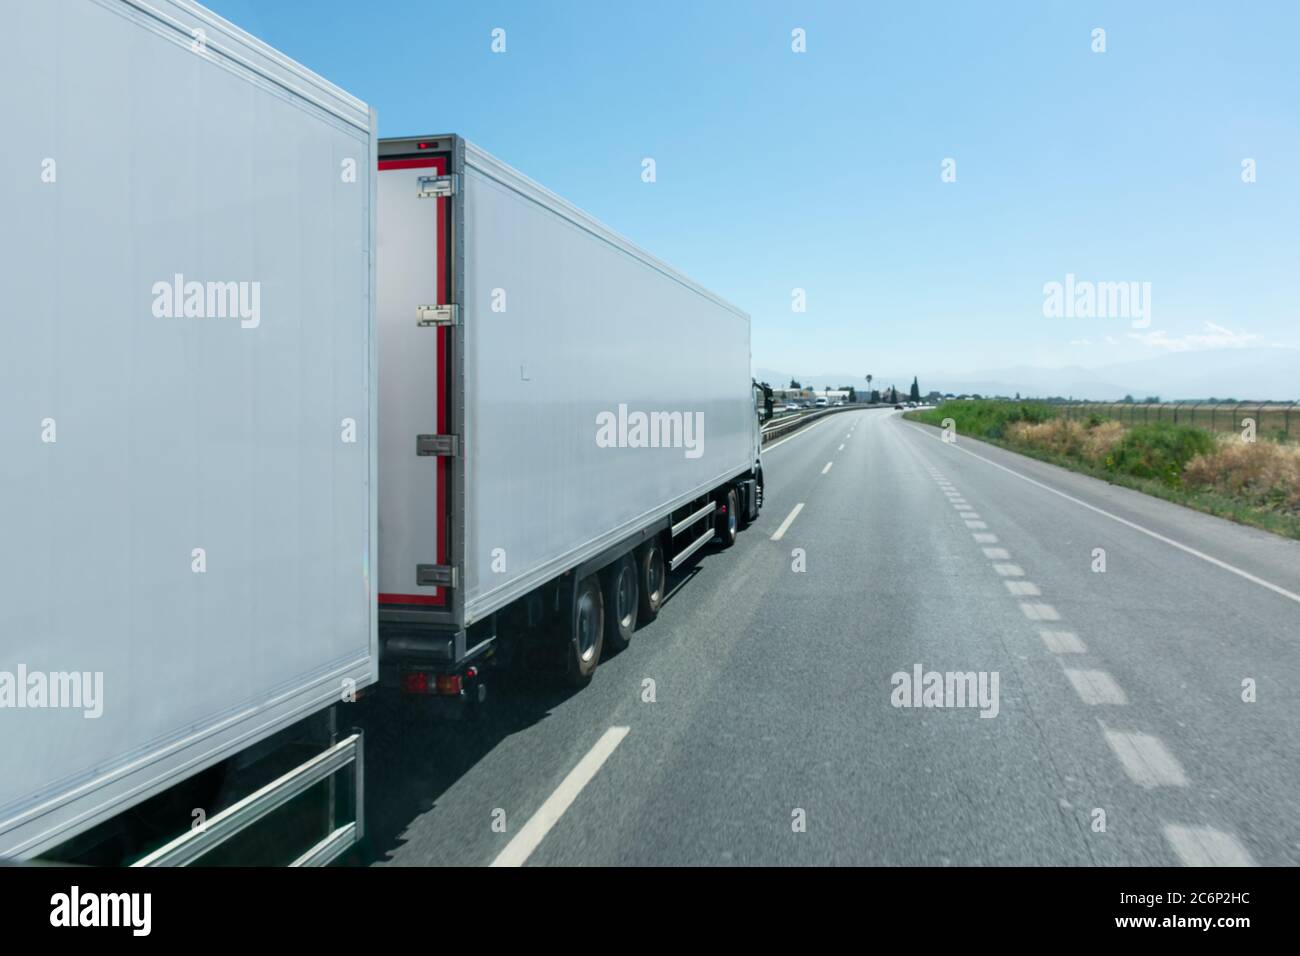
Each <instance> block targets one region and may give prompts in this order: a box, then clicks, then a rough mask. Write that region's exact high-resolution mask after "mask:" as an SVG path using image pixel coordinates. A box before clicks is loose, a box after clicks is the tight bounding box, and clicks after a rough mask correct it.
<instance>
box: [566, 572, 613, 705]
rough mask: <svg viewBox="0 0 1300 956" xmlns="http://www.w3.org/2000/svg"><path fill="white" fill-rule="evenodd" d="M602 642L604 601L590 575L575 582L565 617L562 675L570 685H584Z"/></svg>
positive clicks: (597, 658) (593, 668)
mask: <svg viewBox="0 0 1300 956" xmlns="http://www.w3.org/2000/svg"><path fill="white" fill-rule="evenodd" d="M604 643H605V602H604V598H603V596H602V595H601V593H600V580H599V579H598V578H597V577H596V576H595V575H594V574H593V575H591V576H590V577H586V578H583V579H582V580H581V581H580V582H578V589H577V592H576V593H575V594H574V595H573V613H572V616H571V618H570V620H569V634H568V642H567V643H566V645H565V653H564V661H565V668H564V669H565V676H566V678H567V679H568V682H569V683H570V684H572V685H573V686H574V687H586V686H587V685H588V684H590V683H591V677H592V675H593V674H595V673H596V665H597V664H599V663H600V652H601V648H602V647H603V646H604Z"/></svg>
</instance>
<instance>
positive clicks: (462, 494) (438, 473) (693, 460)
mask: <svg viewBox="0 0 1300 956" xmlns="http://www.w3.org/2000/svg"><path fill="white" fill-rule="evenodd" d="M377 287H378V327H379V331H378V340H379V387H380V400H379V410H380V418H379V564H378V570H379V622H380V624H379V627H380V660H381V673H382V675H383V677H384V681H385V683H394V684H399V685H400V686H401V687H402V688H403V689H404V690H406V691H407V692H410V693H415V694H427V695H430V696H432V697H436V698H442V699H450V700H453V701H457V702H466V703H469V704H471V705H472V704H474V703H476V702H478V701H481V700H482V699H483V696H484V694H485V691H486V685H485V683H484V671H483V665H484V664H485V662H486V661H487V660H488V659H489V658H494V659H497V660H500V659H503V658H511V659H513V658H514V657H515V656H516V652H518V651H520V650H526V649H527V648H528V647H529V646H533V647H536V646H538V645H539V642H544V641H545V638H546V637H547V636H548V635H549V636H551V637H552V638H554V641H553V643H554V646H555V647H556V649H557V650H558V651H559V652H560V655H561V657H560V659H561V660H562V661H563V667H564V669H565V671H567V674H568V676H569V678H570V679H571V680H573V681H574V682H575V683H578V684H582V683H585V682H586V681H588V680H590V679H591V676H592V673H593V671H594V670H595V668H596V665H597V663H598V661H599V660H600V657H601V654H602V652H603V653H609V652H611V651H612V650H616V649H619V648H622V647H623V646H625V645H626V644H627V643H628V642H629V641H630V640H631V638H632V634H633V631H634V630H635V628H636V627H637V625H638V623H644V622H646V621H648V620H649V619H651V618H653V617H654V616H655V615H656V614H657V613H658V610H659V606H660V603H661V602H662V600H663V597H664V583H665V579H666V573H667V571H668V570H670V569H672V568H674V567H677V566H679V565H680V564H682V563H683V562H685V561H687V560H688V559H690V557H691V556H692V555H693V554H695V553H696V552H698V551H699V550H700V549H701V548H703V547H704V546H706V545H708V544H709V543H710V542H711V541H714V540H719V541H721V543H722V544H723V545H724V546H727V545H729V544H731V543H732V542H733V541H734V540H735V536H736V533H737V531H738V529H739V528H740V527H741V526H742V525H743V524H744V523H745V522H746V521H747V520H749V519H752V518H754V517H755V516H757V514H758V509H759V506H760V504H761V503H762V489H763V469H762V461H761V458H760V445H761V436H760V424H759V411H760V410H761V408H762V405H763V395H762V393H761V392H757V391H756V390H755V386H754V385H753V382H752V380H751V378H750V351H749V317H748V316H747V315H746V314H745V313H743V312H742V311H740V310H739V309H737V308H736V307H734V306H732V305H729V304H728V303H726V302H724V301H723V300H721V299H720V298H718V297H717V296H715V295H713V294H712V293H710V292H708V291H706V290H705V289H703V288H701V287H700V286H699V285H697V284H696V283H694V282H692V281H691V280H690V279H687V278H686V277H685V276H683V275H681V274H680V273H678V272H676V271H674V270H673V269H671V268H670V267H668V266H667V265H665V264H664V263H662V262H660V261H659V260H657V259H655V258H654V257H652V256H650V255H649V254H647V253H645V252H643V251H642V250H640V249H638V248H637V247H636V246H634V245H632V244H631V243H630V242H628V241H627V240H626V239H623V238H622V237H620V236H618V235H616V234H615V233H613V232H612V231H610V230H609V229H608V228H606V227H605V226H603V225H601V224H600V223H599V222H597V221H595V220H594V219H592V218H591V217H590V216H588V215H587V214H585V213H583V212H582V211H581V210H579V209H577V208H575V207H574V206H572V205H570V204H569V203H567V202H565V201H564V200H563V199H561V198H560V197H558V196H556V195H555V194H553V193H551V192H550V191H548V190H547V189H545V188H543V187H542V186H540V185H538V184H537V183H535V182H533V181H532V180H530V179H528V178H526V177H525V176H523V175H521V174H520V173H518V172H516V171H515V170H514V169H511V168H510V167H509V166H506V165H505V164H503V163H501V162H499V161H498V160H496V159H494V158H493V157H491V156H490V155H488V154H487V153H485V152H484V151H482V150H481V149H478V148H477V147H475V146H473V145H472V144H470V143H467V142H466V141H465V140H464V139H462V138H461V137H459V136H450V135H439V136H425V137H413V138H403V139H383V140H381V141H380V145H379V185H378V259H377Z"/></svg>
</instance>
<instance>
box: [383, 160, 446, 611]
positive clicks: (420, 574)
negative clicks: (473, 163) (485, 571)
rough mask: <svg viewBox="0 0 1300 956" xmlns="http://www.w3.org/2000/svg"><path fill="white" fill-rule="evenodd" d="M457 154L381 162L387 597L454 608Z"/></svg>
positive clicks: (391, 601)
mask: <svg viewBox="0 0 1300 956" xmlns="http://www.w3.org/2000/svg"><path fill="white" fill-rule="evenodd" d="M447 173H448V157H447V156H446V155H445V154H443V155H430V156H414V157H404V158H391V157H389V158H381V159H380V160H379V198H378V229H377V232H378V253H377V257H376V260H377V261H376V266H375V268H376V283H377V289H378V302H377V316H378V339H379V568H378V571H379V603H380V606H381V608H390V609H392V608H402V607H406V608H412V607H414V608H445V607H447V605H448V587H447V585H448V584H450V583H451V582H450V580H449V579H448V578H447V577H446V575H447V574H448V573H449V569H448V561H447V555H448V550H449V541H448V528H449V525H450V522H449V520H448V509H449V507H450V494H449V489H450V478H451V462H452V456H453V455H454V454H455V453H456V452H457V449H456V448H455V446H454V441H455V439H454V438H452V437H451V436H450V435H449V431H450V428H449V424H448V423H449V420H450V419H449V411H450V409H449V394H450V393H449V380H448V357H449V349H450V347H451V342H450V335H451V324H450V323H451V322H453V321H454V318H455V310H454V308H451V307H449V303H450V301H451V294H450V293H451V262H450V257H449V249H450V203H451V198H450V196H444V195H440V193H441V192H442V191H443V190H444V189H446V188H448V185H447V184H448V183H449V180H447V179H444V177H446V176H447Z"/></svg>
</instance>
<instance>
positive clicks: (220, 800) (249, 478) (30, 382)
mask: <svg viewBox="0 0 1300 956" xmlns="http://www.w3.org/2000/svg"><path fill="white" fill-rule="evenodd" d="M5 27H6V33H7V35H8V37H9V41H10V42H8V43H7V44H6V45H5V55H4V56H3V57H0V90H3V94H0V95H2V96H3V104H4V113H5V132H4V148H3V149H2V150H0V209H3V220H2V223H3V224H2V225H0V288H3V289H4V296H5V309H4V313H3V315H2V316H0V329H2V333H3V334H2V336H0V342H2V344H0V448H2V449H3V451H2V452H0V537H3V540H4V547H3V548H0V857H2V858H10V859H23V858H28V857H35V856H44V857H47V858H52V859H59V860H69V861H83V862H99V863H121V862H140V863H177V862H187V861H190V860H193V859H198V858H202V859H204V860H206V861H208V862H213V861H220V860H227V859H239V860H241V861H243V862H299V863H320V862H325V861H328V860H329V859H332V858H334V857H336V856H337V855H338V854H339V853H341V852H343V851H344V850H346V848H347V847H348V846H349V845H350V844H351V843H352V842H353V841H355V839H356V838H357V836H358V835H359V832H360V826H361V820H362V815H361V812H360V810H361V807H360V800H359V797H358V794H359V789H357V788H358V785H359V783H360V779H361V767H360V763H361V754H362V752H361V740H360V738H359V737H358V736H357V735H355V734H349V733H347V732H346V731H339V730H338V729H337V728H336V727H334V726H332V723H333V721H332V717H333V715H334V713H335V712H336V709H337V708H336V707H335V706H334V705H335V704H336V702H340V701H342V700H344V699H345V698H348V697H349V696H350V695H351V694H352V692H353V691H355V690H357V689H360V688H362V687H365V686H366V685H368V684H371V683H373V682H374V681H375V680H376V678H377V673H378V656H377V651H378V630H377V627H378V624H377V619H376V609H377V599H376V593H375V581H374V565H375V558H374V556H375V552H376V547H377V545H376V531H377V518H376V514H375V508H376V497H375V487H376V478H375V469H376V430H375V414H376V406H375V398H376V391H375V374H374V350H373V348H372V343H373V341H374V337H373V295H372V283H373V255H372V253H373V236H372V230H373V223H374V215H373V213H374V196H373V189H374V186H375V180H376V176H375V173H374V170H375V164H376V162H377V152H376V147H377V140H376V124H375V117H374V114H373V113H372V112H371V111H370V110H369V109H368V108H367V107H366V105H365V104H363V103H361V102H359V101H358V100H356V99H355V98H353V97H352V96H349V95H348V94H347V93H345V92H343V91H342V90H340V89H338V88H337V87H335V86H333V85H331V84H329V83H327V82H325V81H324V80H322V79H321V78H320V77H318V76H315V75H314V74H312V73H310V72H308V71H307V70H305V69H304V68H302V67H301V66H299V65H297V64H295V63H293V62H291V61H289V60H288V59H286V58H285V57H284V56H282V55H281V54H279V53H277V52H276V51H275V50H272V49H271V48H269V47H267V46H266V45H265V44H263V43H261V42H259V41H257V40H255V39H254V38H252V37H250V36H248V35H247V34H245V33H243V32H242V31H240V30H239V29H237V28H235V27H234V26H232V25H231V24H229V23H227V22H225V21H224V20H221V19H220V18H218V17H216V16H214V15H213V14H211V13H210V12H209V11H207V10H205V9H204V8H202V7H200V6H198V5H196V4H193V3H189V2H186V0H147V2H146V0H58V2H24V3H6V4H5Z"/></svg>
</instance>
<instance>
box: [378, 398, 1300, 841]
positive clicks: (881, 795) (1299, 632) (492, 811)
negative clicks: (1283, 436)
mask: <svg viewBox="0 0 1300 956" xmlns="http://www.w3.org/2000/svg"><path fill="white" fill-rule="evenodd" d="M764 454H765V462H766V475H767V489H766V494H767V500H766V503H765V506H764V510H763V514H762V516H761V518H760V520H759V521H758V522H756V523H755V524H754V525H753V526H752V527H751V528H749V529H748V530H746V531H744V532H743V533H742V534H741V536H740V540H739V542H738V543H737V544H736V546H735V547H734V548H733V549H731V550H730V551H727V552H721V551H713V550H706V551H705V552H704V553H703V555H702V557H701V558H700V559H699V560H698V561H696V562H695V563H694V564H692V565H691V566H689V567H688V568H687V569H685V570H684V571H683V572H682V573H680V574H675V575H674V576H673V579H672V581H671V584H672V592H671V596H670V599H669V601H668V603H667V604H666V606H665V607H664V610H663V611H662V613H661V614H660V616H659V618H658V620H657V621H655V622H654V623H653V624H651V625H649V626H647V627H644V628H643V629H641V630H640V631H638V633H637V635H636V638H635V640H634V641H633V643H632V645H631V647H630V648H629V649H628V650H627V651H625V652H624V653H622V654H619V655H616V656H615V657H613V658H612V659H609V660H607V661H605V662H602V664H601V666H600V668H599V670H598V672H597V674H596V677H595V680H594V681H593V683H592V684H591V686H590V687H588V688H587V689H585V690H583V691H581V692H578V693H573V692H571V691H568V690H566V689H564V688H562V687H559V686H558V685H557V684H555V683H554V682H548V681H544V680H543V681H538V680H536V679H529V678H528V676H527V675H524V676H523V677H514V678H511V679H509V680H507V681H503V682H499V683H498V684H497V685H496V686H494V687H493V702H494V704H495V705H496V706H495V707H494V708H493V709H492V710H491V711H490V712H489V714H488V716H487V718H486V719H485V720H484V721H482V722H481V723H480V724H478V725H474V726H466V725H459V724H441V725H439V724H433V723H430V722H429V721H427V720H426V719H424V716H423V715H422V713H421V712H419V711H418V710H415V709H410V708H406V707H402V706H398V704H399V703H400V702H398V701H392V700H385V699H379V700H370V701H363V702H361V703H360V704H358V705H356V706H357V708H358V710H357V715H358V721H357V722H358V724H359V725H360V726H362V727H363V728H364V729H365V731H366V734H367V736H366V746H367V753H366V762H367V767H366V774H367V786H366V800H367V824H368V828H369V846H368V849H367V851H366V853H365V854H363V855H361V856H360V857H358V858H357V859H356V860H354V862H369V863H375V864H386V865H402V864H420V865H438V864H450V865H485V864H490V863H493V862H494V861H496V862H498V863H500V864H506V863H509V864H519V863H526V864H527V865H547V864H552V865H554V864H571V865H572V864H584V865H585V864H642V865H675V864H721V865H728V864H738V865H746V864H885V865H892V864H937V865H946V864H952V865H988V864H993V865H997V864H1039V865H1129V864H1150V865H1170V866H1177V865H1183V864H1186V865H1199V864H1260V865H1283V864H1289V865H1296V864H1298V863H1300V813H1298V812H1297V809H1298V808H1300V746H1298V745H1297V741H1300V706H1298V704H1300V701H1298V700H1297V691H1296V689H1297V687H1300V542H1295V541H1289V540H1284V539H1281V538H1277V537H1275V536H1272V535H1269V534H1267V533H1264V532H1259V531H1255V530H1252V529H1249V528H1244V527H1240V526H1237V525H1234V524H1231V523H1229V522H1226V521H1222V520H1220V519H1217V518H1213V517H1209V516H1206V515H1201V514H1199V513H1196V512H1192V511H1188V510H1186V509H1183V508H1181V507H1178V506H1176V505H1171V504H1168V503H1166V502H1162V501H1159V500H1156V499H1152V498H1148V497H1146V496H1143V495H1141V494H1138V493H1136V492H1131V491H1128V490H1126V489H1121V488H1115V487H1112V486H1109V485H1106V484H1105V483H1102V482H1098V481H1095V480H1093V479H1090V478H1085V477H1082V476H1079V475H1074V474H1071V473H1069V472H1065V471H1062V470H1061V469H1058V468H1055V467H1053V466H1050V465H1044V464H1042V463H1039V462H1036V461H1032V460H1028V459H1025V458H1021V457H1019V456H1016V455H1014V454H1011V453H1008V452H1004V451H1002V450H1000V449H997V448H994V447H991V446H988V445H985V444H983V443H980V442H975V441H971V440H967V439H965V438H962V437H960V436H959V437H958V440H957V441H956V442H955V443H951V444H949V443H945V442H943V441H941V440H940V434H939V432H937V431H936V430H934V429H931V428H928V427H925V426H920V425H916V424H912V423H910V422H906V421H904V420H903V419H902V417H901V416H900V415H898V414H896V413H894V412H892V411H880V410H873V411H854V412H846V413H842V414H838V415H833V416H829V417H827V418H826V419H825V420H823V421H822V422H820V423H817V424H814V425H812V426H810V427H809V428H807V429H805V430H804V431H801V432H799V433H796V434H795V435H794V436H792V437H790V438H788V439H784V440H782V441H780V442H778V443H777V444H776V445H774V446H773V447H771V448H770V449H768V450H767V451H766V452H765V453H764ZM828 464H829V466H830V467H829V470H828V469H827V466H828ZM797 506H802V507H799V510H798V512H797V514H796V515H795V516H794V518H793V520H791V521H787V518H788V516H789V515H790V514H791V512H792V511H794V510H795V509H796V507H797ZM783 524H784V525H785V530H784V533H783V534H782V535H781V536H780V538H779V540H773V536H774V535H775V534H776V533H777V531H778V529H780V528H781V526H782V525H783ZM1098 549H1100V551H1099V550H1098ZM1101 552H1104V562H1105V563H1104V570H1100V569H1099V568H1100V567H1101V565H1100V563H1099V561H1100V559H1101V558H1102V556H1103V555H1102V554H1101ZM800 562H802V564H801V563H800ZM799 567H802V568H803V569H802V570H798V569H797V568H799ZM918 665H919V666H920V668H921V671H922V672H928V671H937V672H940V673H946V672H954V673H959V674H965V673H974V674H975V675H976V678H977V679H978V678H979V677H981V676H982V677H984V678H985V679H986V684H985V689H986V691H987V694H986V697H985V699H984V701H983V706H979V705H980V703H981V702H980V701H979V700H973V701H967V702H966V703H968V704H975V705H976V706H965V707H957V706H953V707H947V706H944V707H933V706H931V707H926V706H895V704H896V703H897V704H902V703H906V702H905V701H903V700H902V699H901V697H900V695H901V694H902V690H901V688H899V689H896V688H898V685H899V684H904V683H905V684H906V686H907V687H908V689H909V690H910V689H911V688H912V674H913V671H914V668H916V667H917V666H918ZM900 672H901V673H903V674H905V675H907V679H906V680H905V681H901V680H900V681H897V682H896V681H894V680H893V675H895V674H896V673H900ZM994 674H996V675H997V695H996V708H994V706H992V704H993V697H992V689H993V684H992V680H993V675H994ZM647 681H653V698H654V699H653V702H650V701H647V700H646V699H645V698H646V696H647V691H646V688H647V686H648V685H647V683H646V682H647ZM1249 688H1253V695H1252V694H1251V693H1249V692H1248V689H1249ZM954 689H955V685H954ZM1252 696H1253V700H1246V699H1243V698H1244V697H1252ZM924 702H925V698H924V695H923V694H922V695H918V699H917V700H916V701H915V703H924ZM940 702H945V701H943V700H942V696H941V697H940ZM952 703H960V701H958V700H955V699H954V700H953V701H952ZM982 713H984V714H988V716H981V714H982ZM1103 823H1104V826H1103Z"/></svg>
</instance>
